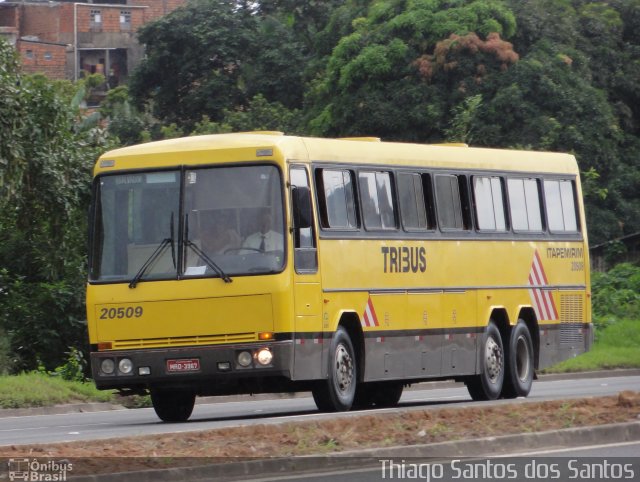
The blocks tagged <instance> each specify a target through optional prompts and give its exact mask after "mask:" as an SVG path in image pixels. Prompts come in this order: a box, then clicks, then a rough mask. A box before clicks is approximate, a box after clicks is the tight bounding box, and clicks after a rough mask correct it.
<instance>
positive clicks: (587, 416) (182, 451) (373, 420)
mask: <svg viewBox="0 0 640 482" xmlns="http://www.w3.org/2000/svg"><path fill="white" fill-rule="evenodd" d="M639 418H640V393H638V392H629V391H627V392H622V393H620V394H619V395H617V396H612V397H601V398H585V399H577V400H569V401H551V402H539V403H538V402H534V403H526V404H500V405H496V406H493V407H491V406H478V407H459V408H442V409H435V410H410V411H403V412H399V413H392V412H390V413H381V414H378V413H376V414H375V415H374V414H371V415H367V413H366V412H363V413H362V414H361V415H357V416H353V417H348V418H339V419H335V420H320V421H305V422H287V423H282V424H269V425H252V426H248V427H235V428H225V429H215V430H206V431H198V432H185V433H172V434H166V435H152V436H140V437H129V438H123V439H117V440H116V439H108V440H96V441H80V442H71V443H58V444H46V445H21V446H10V447H0V457H12V458H17V457H52V458H57V459H60V458H69V459H73V458H82V459H89V458H91V459H93V460H90V461H88V463H83V464H81V466H80V467H78V468H77V470H76V469H74V475H78V474H81V473H98V472H112V471H129V470H139V469H144V468H166V467H169V466H170V467H176V466H184V465H196V464H197V465H200V464H202V463H214V462H216V461H217V459H219V460H220V461H222V460H223V459H226V460H229V459H233V460H239V459H245V458H247V459H251V458H256V457H261V458H266V457H290V456H296V455H309V454H330V453H336V452H341V451H346V450H356V449H365V448H372V447H377V448H380V447H391V446H398V445H414V444H429V443H437V442H444V441H450V440H461V439H472V438H478V437H488V436H498V435H507V434H516V433H527V432H540V431H547V430H559V429H565V428H572V427H583V426H592V425H602V424H609V423H620V422H627V421H634V420H638V419H639ZM116 457H117V458H119V459H117V460H114V459H111V458H116ZM96 458H100V459H98V460H96ZM107 459H111V460H112V463H104V462H105V460H107Z"/></svg>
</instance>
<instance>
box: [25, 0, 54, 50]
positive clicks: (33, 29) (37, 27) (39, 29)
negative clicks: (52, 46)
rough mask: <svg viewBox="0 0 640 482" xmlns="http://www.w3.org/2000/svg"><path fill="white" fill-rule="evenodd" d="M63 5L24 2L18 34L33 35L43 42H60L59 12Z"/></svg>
mask: <svg viewBox="0 0 640 482" xmlns="http://www.w3.org/2000/svg"><path fill="white" fill-rule="evenodd" d="M62 7H63V5H61V4H57V3H45V4H42V5H35V4H30V3H25V4H24V5H23V6H22V15H21V19H20V36H21V37H23V36H27V35H28V36H34V37H38V39H40V40H42V41H44V42H60V41H61V40H60V35H59V32H60V23H61V22H60V14H61V10H62Z"/></svg>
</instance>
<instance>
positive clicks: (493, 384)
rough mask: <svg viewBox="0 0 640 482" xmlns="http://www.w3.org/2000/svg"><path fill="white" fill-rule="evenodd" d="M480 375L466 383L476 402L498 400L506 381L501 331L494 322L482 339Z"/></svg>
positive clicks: (470, 378) (488, 326)
mask: <svg viewBox="0 0 640 482" xmlns="http://www.w3.org/2000/svg"><path fill="white" fill-rule="evenodd" d="M481 354H482V356H481V359H480V363H481V366H480V373H479V374H478V375H475V376H473V377H469V379H468V380H467V381H466V382H465V383H466V385H467V389H468V390H469V395H471V398H472V399H474V400H496V399H497V398H498V397H499V396H500V393H501V392H502V384H503V381H504V349H503V346H502V337H501V336H500V330H498V327H497V326H496V325H495V323H494V322H493V321H491V322H489V325H487V331H486V332H485V334H484V336H483V337H482V351H481Z"/></svg>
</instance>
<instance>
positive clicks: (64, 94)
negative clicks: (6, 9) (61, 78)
mask: <svg viewBox="0 0 640 482" xmlns="http://www.w3.org/2000/svg"><path fill="white" fill-rule="evenodd" d="M0 92H2V93H3V95H2V96H1V97H0V119H1V121H0V122H2V125H3V129H1V134H0V135H1V136H2V143H1V145H2V160H3V162H2V166H1V171H0V174H1V178H2V182H3V196H2V198H1V199H0V267H1V269H0V295H1V296H0V331H4V332H5V333H6V334H7V336H8V337H9V340H10V351H11V359H12V360H13V361H12V364H13V369H14V370H19V369H28V368H35V367H36V365H37V362H38V359H41V360H42V361H43V362H44V363H45V364H46V365H47V366H48V367H51V368H53V367H55V366H56V364H57V363H59V362H60V361H61V360H62V358H64V352H65V351H66V350H67V347H68V346H69V345H74V346H81V345H82V344H83V343H85V342H86V337H85V333H84V330H83V329H82V322H83V320H84V319H85V311H84V283H85V279H86V275H85V266H86V256H85V251H86V241H85V240H86V233H87V227H86V213H87V207H88V205H89V195H90V185H91V168H92V165H93V162H94V160H95V158H96V157H97V154H98V152H99V151H101V150H102V149H104V148H105V147H107V146H108V142H107V139H106V138H105V137H104V133H103V131H102V130H101V129H99V128H98V127H96V126H95V123H91V122H88V121H87V120H86V118H85V117H84V116H82V115H81V113H80V111H79V109H78V105H79V103H80V100H81V98H82V96H83V94H84V86H83V85H82V84H78V85H76V86H72V85H71V84H70V83H60V82H52V81H49V80H47V79H46V78H44V77H43V76H40V75H35V76H23V75H20V73H19V70H18V64H17V62H16V61H15V54H14V53H13V48H12V47H10V46H9V45H8V44H6V43H5V42H4V41H0ZM4 127H6V128H4Z"/></svg>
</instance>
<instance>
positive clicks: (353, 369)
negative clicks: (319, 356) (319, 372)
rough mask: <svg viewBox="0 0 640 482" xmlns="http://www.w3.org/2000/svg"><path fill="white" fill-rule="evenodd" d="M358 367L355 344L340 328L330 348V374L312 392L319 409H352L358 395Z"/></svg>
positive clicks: (330, 410) (324, 410)
mask: <svg viewBox="0 0 640 482" xmlns="http://www.w3.org/2000/svg"><path fill="white" fill-rule="evenodd" d="M357 374H358V372H357V366H356V357H355V351H354V350H353V344H352V343H351V338H349V335H348V333H347V331H346V330H345V329H344V328H343V327H341V326H340V327H338V329H337V330H336V333H335V335H334V336H333V338H332V339H331V345H330V347H329V373H328V376H327V379H326V380H323V381H322V382H320V383H318V384H317V385H316V386H315V387H314V388H313V390H312V394H313V399H314V401H315V402H316V405H317V406H318V409H319V410H321V411H323V412H345V411H347V410H349V409H350V408H351V406H352V405H353V401H354V398H355V393H356V385H357Z"/></svg>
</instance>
